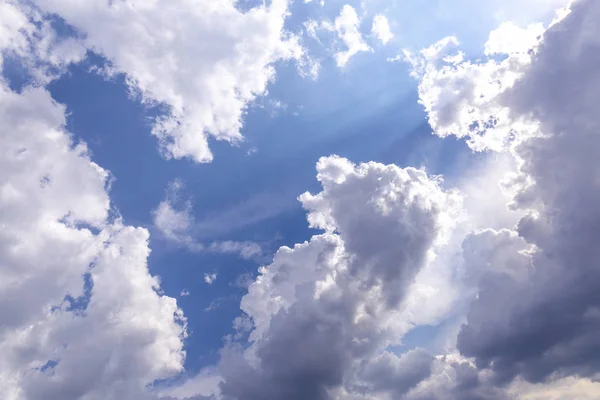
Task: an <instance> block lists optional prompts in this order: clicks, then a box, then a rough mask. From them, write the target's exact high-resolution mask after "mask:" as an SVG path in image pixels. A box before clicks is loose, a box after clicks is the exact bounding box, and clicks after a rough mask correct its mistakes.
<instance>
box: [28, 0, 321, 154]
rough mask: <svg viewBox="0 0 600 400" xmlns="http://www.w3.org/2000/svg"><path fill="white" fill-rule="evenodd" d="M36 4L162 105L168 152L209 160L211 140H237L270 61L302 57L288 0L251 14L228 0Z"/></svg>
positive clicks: (158, 127) (159, 129) (158, 129)
mask: <svg viewBox="0 0 600 400" xmlns="http://www.w3.org/2000/svg"><path fill="white" fill-rule="evenodd" d="M35 3H36V4H37V5H39V6H40V7H41V8H42V9H43V10H45V11H46V12H49V13H56V14H58V15H59V16H60V17H62V18H64V19H65V20H66V22H67V23H69V24H70V25H72V26H74V27H75V28H76V29H77V31H78V32H80V33H81V34H82V35H83V37H84V40H83V42H84V44H85V45H86V47H88V48H89V49H90V50H92V51H95V52H98V53H100V54H103V55H104V56H105V57H106V58H107V59H108V60H109V61H110V62H111V66H110V68H109V69H108V70H107V71H112V72H113V73H123V74H125V75H126V77H127V83H128V84H129V86H130V88H131V89H132V91H133V92H134V93H136V94H139V95H140V96H141V99H142V101H144V102H145V103H147V104H151V105H154V104H156V103H159V104H163V105H166V106H167V108H168V112H167V114H166V115H162V116H160V117H159V118H157V119H156V121H155V123H154V127H153V134H154V135H155V136H156V137H157V138H158V139H159V141H160V145H161V148H162V151H163V153H164V155H165V156H166V157H173V158H183V157H189V158H191V159H192V160H194V161H196V162H210V161H211V160H212V158H213V156H212V153H211V151H210V149H209V145H208V140H209V138H212V139H216V140H225V141H228V142H231V143H236V142H239V141H240V140H242V139H243V138H242V135H241V133H240V129H241V128H242V126H243V120H244V114H245V110H246V108H247V106H248V105H249V104H250V103H251V102H252V101H253V100H255V99H256V98H257V97H259V96H263V95H265V94H266V92H267V86H268V84H269V83H270V82H271V81H272V80H273V79H274V78H275V69H274V64H275V63H276V62H279V61H285V60H292V59H296V60H300V59H301V58H302V57H303V54H304V52H303V49H302V47H301V46H300V44H299V42H298V39H297V38H296V37H294V36H293V35H291V34H289V33H288V32H286V31H285V29H284V22H285V20H286V17H287V15H288V1H287V0H275V1H272V2H270V3H269V5H261V6H256V7H253V8H251V9H249V10H247V11H240V10H238V9H237V8H236V2H235V1H233V0H222V1H217V2H213V3H211V5H209V6H206V5H205V4H201V3H199V2H193V1H183V0H178V1H172V0H128V1H120V2H109V1H104V0H92V1H89V2H84V3H82V2H79V1H75V0H35ZM300 62H301V63H307V64H306V65H307V67H309V69H310V68H313V65H312V64H311V63H310V62H309V61H308V60H301V61H300Z"/></svg>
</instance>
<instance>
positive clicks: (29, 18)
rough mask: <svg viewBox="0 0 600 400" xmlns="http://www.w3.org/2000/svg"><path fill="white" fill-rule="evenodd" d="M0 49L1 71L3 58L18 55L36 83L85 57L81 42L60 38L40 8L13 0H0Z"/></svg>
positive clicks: (47, 78)
mask: <svg viewBox="0 0 600 400" xmlns="http://www.w3.org/2000/svg"><path fill="white" fill-rule="evenodd" d="M0 51H1V53H2V54H0V70H1V69H2V66H3V57H6V56H8V57H13V58H16V59H18V61H19V62H20V63H21V64H22V65H23V67H24V68H25V70H26V72H27V74H29V75H30V76H29V78H30V80H31V83H32V84H36V85H41V84H45V83H48V82H49V81H50V80H52V79H53V78H55V77H56V76H58V75H59V74H60V73H61V72H62V71H63V70H64V69H65V67H67V66H68V65H69V64H70V63H72V62H78V61H80V60H81V59H82V58H83V57H84V56H85V48H84V47H83V46H81V44H79V43H78V42H77V41H76V40H75V39H73V38H63V37H59V36H58V35H57V34H56V32H55V31H54V29H52V26H51V22H50V21H49V20H47V19H45V18H44V17H43V15H42V14H41V13H40V12H39V11H38V10H36V9H35V8H31V7H29V6H28V4H27V3H25V2H19V1H12V0H2V1H0Z"/></svg>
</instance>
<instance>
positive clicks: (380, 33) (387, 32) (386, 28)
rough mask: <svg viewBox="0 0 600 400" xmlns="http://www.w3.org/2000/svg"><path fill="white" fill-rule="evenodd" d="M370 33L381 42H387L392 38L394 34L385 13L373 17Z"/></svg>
mask: <svg viewBox="0 0 600 400" xmlns="http://www.w3.org/2000/svg"><path fill="white" fill-rule="evenodd" d="M371 33H372V34H373V35H375V37H376V38H377V39H379V40H381V42H382V43H383V44H387V42H389V41H390V40H392V39H393V38H394V34H393V33H392V31H391V29H390V23H389V22H388V19H387V17H386V16H385V15H376V16H375V17H374V18H373V28H372V29H371Z"/></svg>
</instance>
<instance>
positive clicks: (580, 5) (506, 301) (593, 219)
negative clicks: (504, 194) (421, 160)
mask: <svg viewBox="0 0 600 400" xmlns="http://www.w3.org/2000/svg"><path fill="white" fill-rule="evenodd" d="M598 18H600V4H598V2H595V1H590V0H580V1H576V2H574V3H573V4H572V6H571V9H570V12H568V13H567V12H564V13H562V14H561V17H560V18H559V19H557V20H556V21H555V22H554V23H553V24H552V25H551V26H550V27H549V28H548V30H546V31H545V32H544V33H543V36H541V37H538V36H537V35H538V34H537V32H538V30H539V28H537V27H532V28H531V29H529V30H527V31H520V32H519V31H518V30H516V29H515V28H513V27H510V26H503V27H501V29H500V30H499V31H497V32H495V33H494V34H493V35H492V36H491V38H490V42H489V43H488V46H489V48H490V49H498V50H501V51H502V52H506V51H507V49H509V48H512V45H513V44H517V45H518V48H517V49H516V50H515V51H514V52H510V53H509V54H508V57H507V58H505V59H504V60H503V61H499V62H498V61H490V62H488V63H486V64H472V63H469V62H463V61H462V59H461V58H458V57H452V58H448V57H447V56H446V58H444V59H443V60H445V61H446V63H448V61H450V65H447V66H445V67H443V68H442V69H438V68H436V67H432V66H431V64H430V63H429V62H428V60H426V61H424V64H425V65H427V67H425V68H424V70H423V71H424V72H423V75H422V80H421V85H420V91H421V100H422V101H423V103H424V104H425V106H426V108H427V109H428V111H429V113H430V119H431V122H432V126H433V127H434V128H435V129H436V130H437V132H439V134H440V135H442V136H445V135H447V134H455V135H457V136H460V137H463V136H466V137H469V138H470V144H471V145H472V146H473V147H474V148H476V149H485V148H491V149H495V150H503V149H507V150H508V151H511V152H512V153H513V154H514V156H515V157H516V160H517V161H518V165H519V171H518V174H516V175H514V176H511V177H508V179H507V180H505V181H504V185H505V187H506V189H507V190H509V191H510V192H511V193H512V196H513V202H512V204H511V207H512V208H514V209H517V210H521V211H522V213H523V217H522V218H521V220H520V222H519V223H518V226H517V227H516V228H515V229H516V230H515V233H513V234H507V233H505V232H492V231H488V232H484V233H479V234H476V235H475V236H474V237H472V238H471V240H470V241H469V244H468V245H467V246H466V247H465V260H466V263H467V267H468V268H470V269H472V270H474V271H478V272H477V273H478V274H479V279H478V281H479V283H478V285H479V295H478V296H477V298H476V299H475V300H474V301H473V304H472V305H471V308H470V311H469V313H468V315H467V321H466V323H465V324H464V326H463V327H462V329H461V331H460V333H459V335H458V350H460V352H461V353H462V354H463V355H464V356H467V357H472V358H473V359H474V360H475V362H476V365H477V367H478V368H479V369H482V370H488V371H490V373H491V374H492V379H493V382H494V383H495V384H496V385H504V384H507V383H509V382H511V381H512V380H513V379H515V378H516V377H518V378H519V379H524V380H526V381H530V382H534V383H535V382H543V381H546V380H548V379H556V378H558V377H562V376H573V375H574V376H581V377H594V376H598V374H599V373H600V364H599V363H598V354H599V352H600V341H599V339H598V335H597V332H598V329H599V328H600V297H598V291H597V287H598V285H599V284H600V266H599V264H598V249H597V245H596V242H597V241H598V240H599V239H600V214H598V212H597V210H596V208H597V207H596V204H598V201H599V200H600V186H599V180H598V172H597V170H598V168H597V149H598V146H599V144H600V143H599V136H598V133H599V132H600V119H599V118H598V113H597V110H596V108H597V107H596V105H597V104H598V101H599V100H600V98H599V96H600V94H599V93H600V91H599V88H600V73H599V72H598V68H597V67H598V65H600V56H599V55H600V42H599V41H598V39H597V37H598V35H599V34H600V27H599V25H598V24H597V23H596V21H597V20H598ZM511 36H512V37H511ZM515 39H517V40H515ZM444 43H449V41H446V42H444ZM527 43H529V44H533V47H532V50H527V51H525V50H526V47H529V46H523V44H527ZM441 47H442V46H441V45H438V46H436V47H435V48H436V49H440V48H441ZM490 52H491V53H494V52H496V51H494V50H490ZM437 59H438V60H442V58H441V57H437ZM417 73H418V72H417ZM441 82H443V83H444V86H443V87H438V86H437V85H438V84H439V83H441ZM448 88H454V89H456V88H457V89H458V90H454V89H453V90H451V91H450V90H448ZM443 93H448V95H450V93H451V96H452V97H447V96H446V95H444V94H443ZM488 139H489V140H488ZM511 242H512V244H511ZM525 244H527V246H525ZM501 246H502V247H501ZM511 248H513V249H511ZM500 249H502V251H501V252H502V257H498V256H496V255H494V254H498V253H499V250H500ZM490 250H491V251H490Z"/></svg>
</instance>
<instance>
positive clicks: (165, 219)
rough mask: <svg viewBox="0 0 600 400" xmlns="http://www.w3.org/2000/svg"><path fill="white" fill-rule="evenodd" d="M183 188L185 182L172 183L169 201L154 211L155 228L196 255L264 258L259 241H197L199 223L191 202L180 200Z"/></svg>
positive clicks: (168, 190) (160, 204)
mask: <svg viewBox="0 0 600 400" xmlns="http://www.w3.org/2000/svg"><path fill="white" fill-rule="evenodd" d="M183 187H184V183H183V181H181V180H175V181H173V182H171V183H169V185H168V187H167V190H166V196H165V199H164V200H163V201H161V202H160V203H159V205H158V207H157V208H156V209H155V210H153V211H152V217H153V221H154V226H155V227H156V228H157V230H158V231H159V232H160V233H161V234H162V235H163V237H164V238H165V239H167V240H169V241H171V242H173V243H175V244H177V245H178V246H181V247H184V248H186V249H188V250H189V251H193V252H206V251H208V252H214V253H224V254H230V253H231V254H239V255H240V257H242V258H244V259H259V258H261V257H262V253H263V251H262V248H261V246H260V244H258V243H255V242H250V241H245V242H235V241H231V240H227V241H214V242H209V243H204V242H201V241H198V240H196V239H195V238H194V237H193V233H194V232H195V231H196V230H197V224H196V222H195V218H194V215H193V213H192V203H191V200H190V199H188V200H186V201H184V202H182V201H181V199H180V192H181V190H182V189H183Z"/></svg>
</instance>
